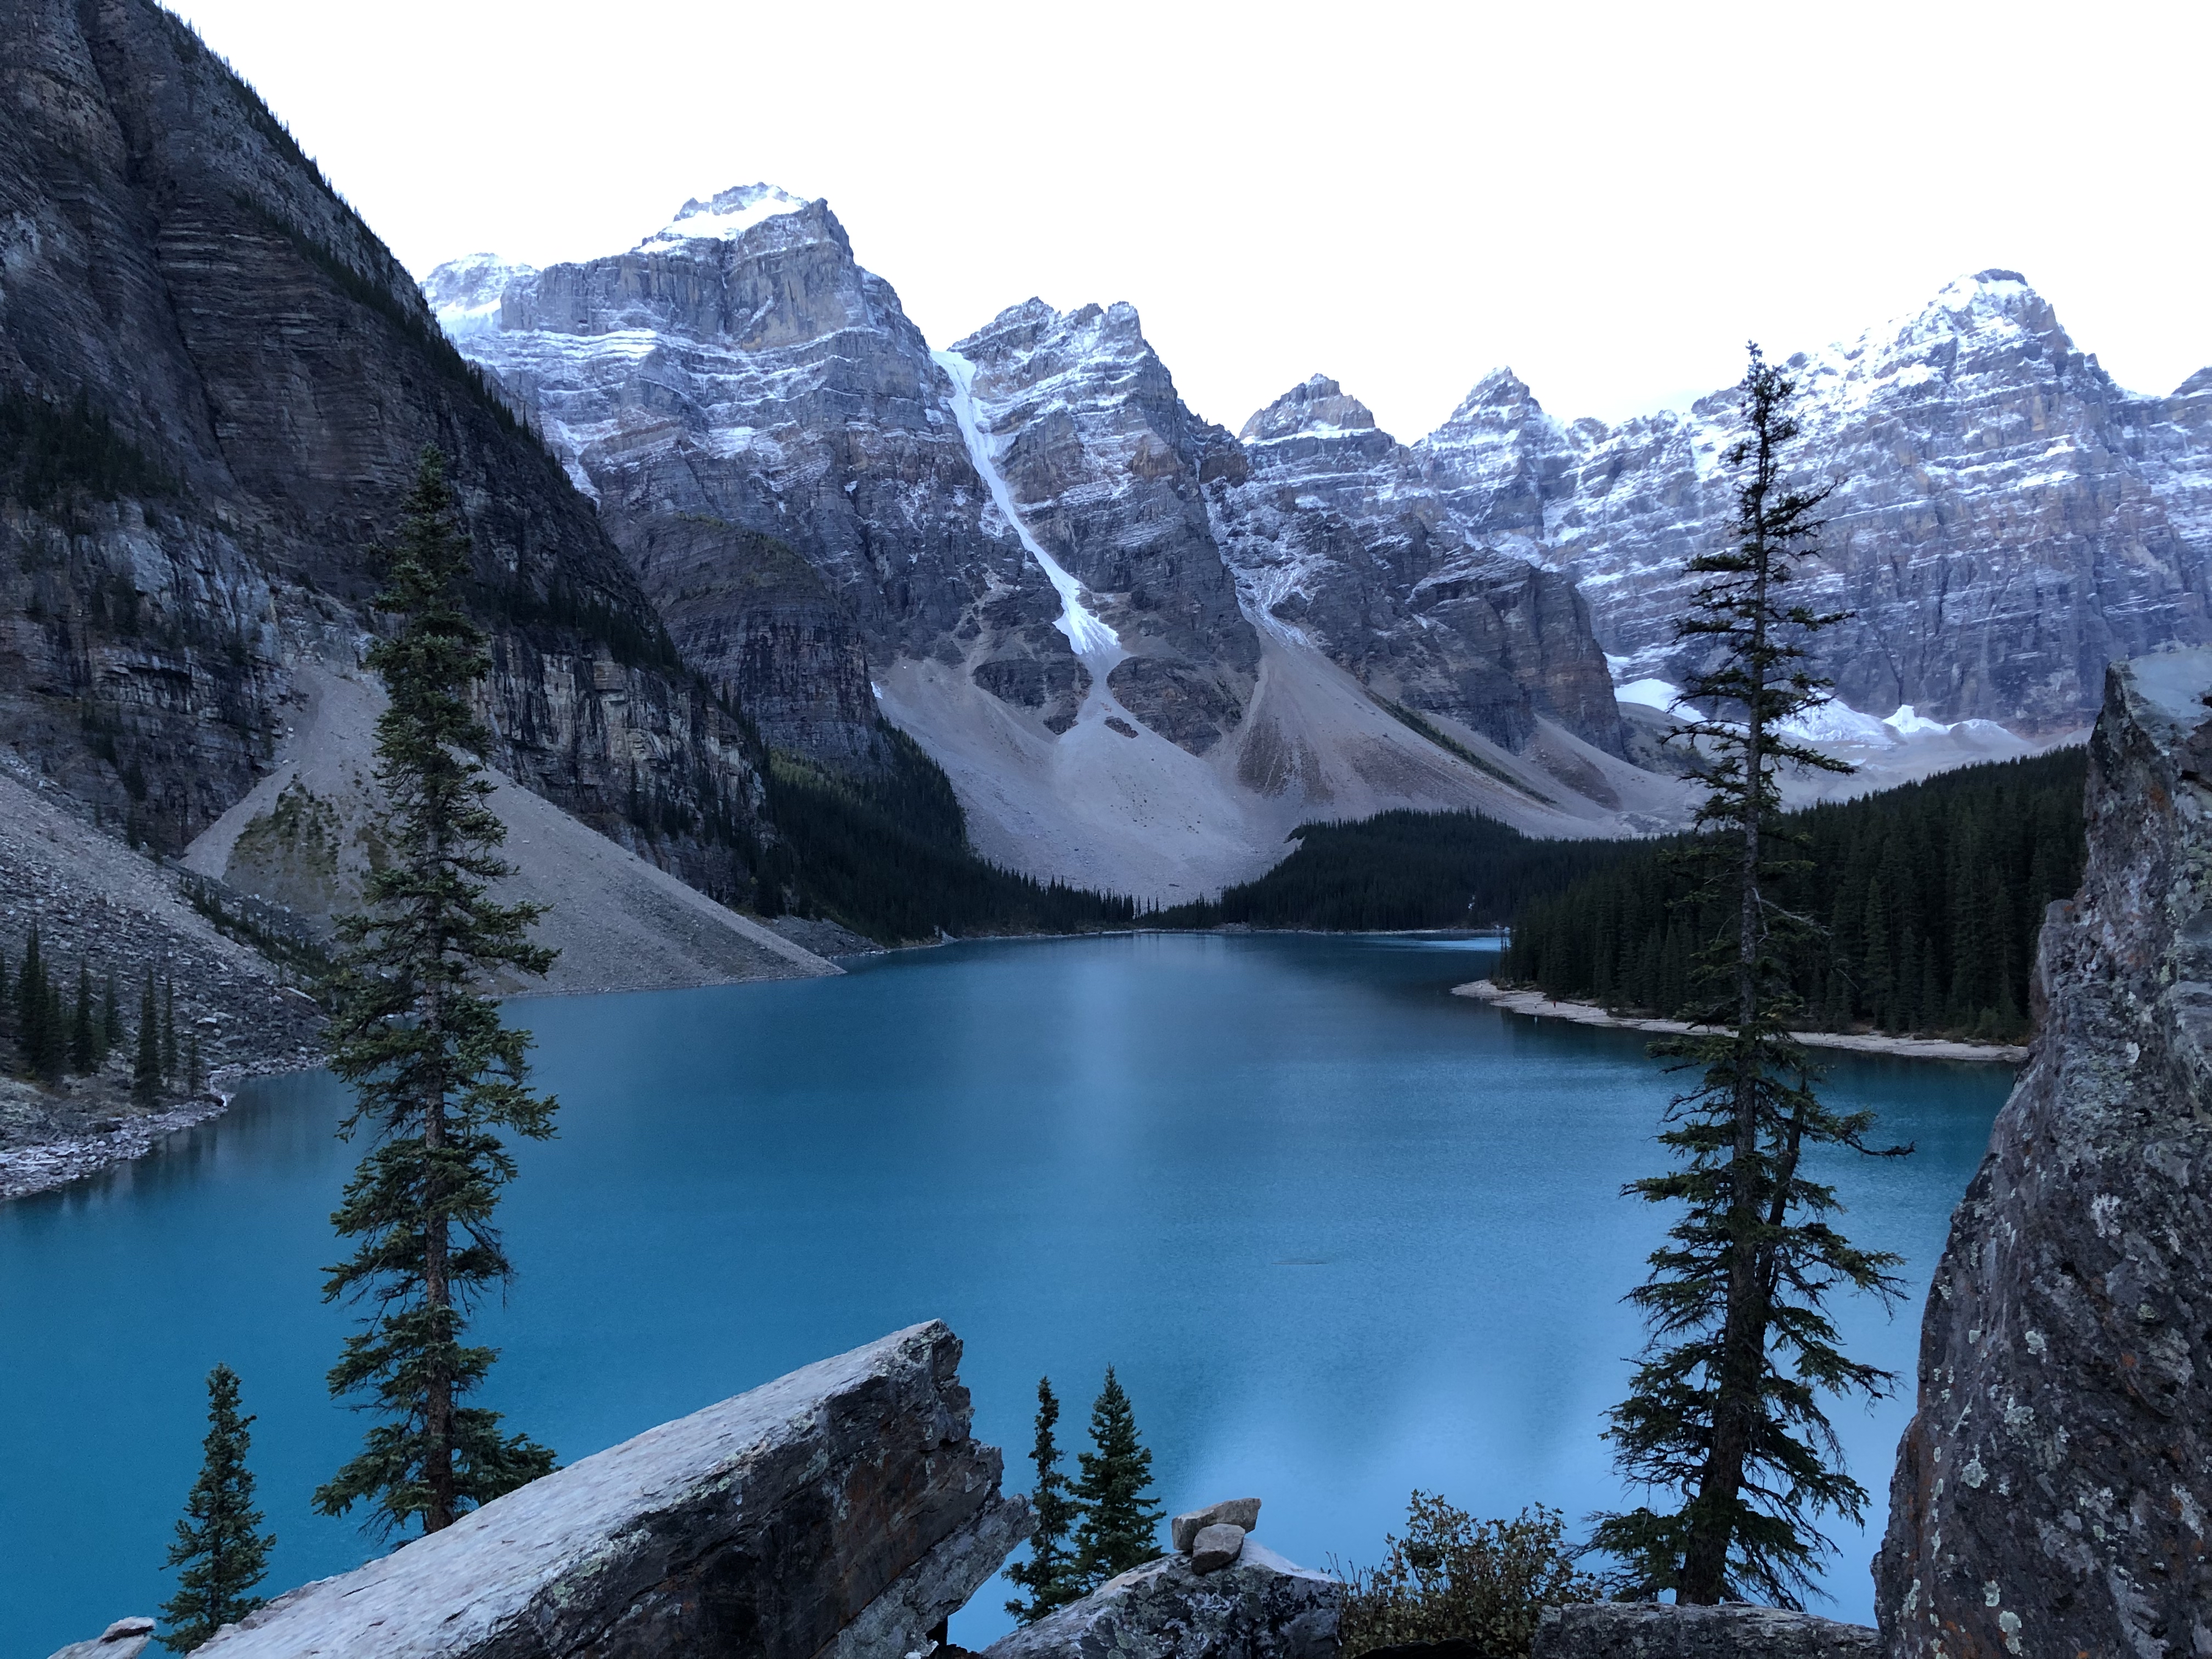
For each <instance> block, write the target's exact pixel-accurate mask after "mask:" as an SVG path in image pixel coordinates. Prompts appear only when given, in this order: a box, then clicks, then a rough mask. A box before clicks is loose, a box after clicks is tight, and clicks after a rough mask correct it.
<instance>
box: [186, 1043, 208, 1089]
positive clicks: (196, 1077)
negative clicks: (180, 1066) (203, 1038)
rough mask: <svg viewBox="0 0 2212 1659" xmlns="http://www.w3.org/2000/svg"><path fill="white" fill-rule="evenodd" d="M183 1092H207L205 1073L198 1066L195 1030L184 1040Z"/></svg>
mask: <svg viewBox="0 0 2212 1659" xmlns="http://www.w3.org/2000/svg"><path fill="white" fill-rule="evenodd" d="M206 1092H207V1071H206V1068H205V1067H204V1066H201V1064H200V1034H199V1033H198V1031H197V1030H194V1031H191V1032H189V1033H187V1034H186V1036H185V1093H186V1094H190V1095H204V1094H205V1093H206Z"/></svg>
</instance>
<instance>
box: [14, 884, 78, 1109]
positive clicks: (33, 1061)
mask: <svg viewBox="0 0 2212 1659" xmlns="http://www.w3.org/2000/svg"><path fill="white" fill-rule="evenodd" d="M15 1048H16V1053H17V1054H18V1056H19V1057H20V1058H21V1061H22V1066H23V1071H24V1073H25V1074H26V1075H27V1076H30V1077H34V1078H38V1079H41V1080H43V1081H45V1082H48V1083H53V1082H58V1081H59V1080H60V1078H61V1074H62V1067H63V1066H64V1063H65V1061H66V1060H68V1057H69V1032H68V1030H67V1028H66V1027H65V1025H64V1023H63V1019H62V1002H61V994H60V993H59V992H58V991H56V990H55V989H54V984H53V978H52V975H50V974H48V973H47V971H46V956H45V952H44V950H43V948H42V946H41V944H40V939H39V924H38V923H37V922H35V921H34V922H33V923H32V924H31V933H30V937H29V939H27V940H26V941H25V942H24V945H23V966H22V969H21V971H20V972H19V973H18V974H17V975H16V976H15Z"/></svg>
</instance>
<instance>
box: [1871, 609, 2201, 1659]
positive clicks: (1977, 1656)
mask: <svg viewBox="0 0 2212 1659" xmlns="http://www.w3.org/2000/svg"><path fill="white" fill-rule="evenodd" d="M2208 692H2212V650H2203V649H2190V650H2180V651H2171V652H2162V653H2154V654H2153V655H2150V656H2147V657H2141V658H2138V659H2136V660H2135V661H2133V662H2130V663H2125V664H2121V665H2116V666H2115V667H2114V668H2113V670H2112V672H2111V673H2110V674H2109V675H2108V676H2107V677H2106V689H2105V703H2104V709H2103V712H2102V714H2100V716H2099V718H2098V721H2097V728H2096V732H2095V734H2094V735H2093V738H2091V740H2090V744H2089V793H2088V808H2089V837H2088V860H2087V869H2086V872H2085V875H2084V878H2083V881H2082V885H2081V892H2080V894H2079V895H2078V896H2076V897H2075V899H2074V900H2073V901H2072V902H2070V903H2066V904H2058V905H2053V906H2052V907H2051V914H2050V915H2049V917H2048V919H2047V920H2046V921H2045V923H2044V927H2043V935H2042V940H2041V944H2040V945H2039V953H2038V958H2037V963H2036V980H2035V994H2036V1000H2037V1001H2038V1003H2039V1005H2040V1007H2041V1016H2042V1017H2041V1022H2040V1024H2041V1030H2040V1034H2039V1036H2038V1037H2037V1038H2036V1042H2035V1045H2034V1048H2033V1051H2032V1053H2031V1054H2030V1057H2029V1060H2028V1064H2027V1068H2026V1070H2025V1071H2024V1072H2023V1073H2021V1079H2020V1081H2019V1083H2018V1085H2016V1086H2015V1089H2014V1090H2013V1093H2012V1097H2011V1099H2010V1100H2008V1102H2007V1103H2005V1108H2004V1109H2003V1111H2002V1112H2001V1113H2000V1114H1999V1115H1998V1116H1997V1120H1996V1126H1995V1127H1994V1128H1993V1130H1992V1131H1991V1133H1990V1151H1989V1155H1988V1157H1987V1158H1985V1159H1984V1161H1983V1164H1982V1167H1981V1169H1980V1170H1979V1171H1978V1173H1977V1174H1976V1175H1975V1176H1974V1180H1973V1182H1972V1185H1971V1186H1969V1187H1968V1188H1967V1189H1966V1197H1965V1198H1964V1199H1963V1200H1961V1201H1960V1205H1959V1208H1958V1210H1957V1212H1956V1213H1955V1214H1954V1216H1953V1218H1952V1221H1951V1237H1950V1240H1949V1243H1948V1244H1947V1246H1946V1247H1945V1249H1944V1252H1943V1257H1942V1261H1941V1262H1940V1263H1939V1264H1938V1266H1937V1267H1936V1274H1935V1279H1934V1282H1933V1285H1932V1286H1931V1288H1930V1291H1929V1298H1928V1311H1927V1317H1926V1320H1925V1322H1924V1323H1923V1326H1922V1329H1921V1340H1920V1366H1919V1407H1918V1410H1917V1413H1916V1414H1915V1416H1914V1417H1913V1419H1912V1421H1911V1425H1909V1426H1908V1427H1907V1429H1906V1431H1905V1437H1904V1439H1903V1440H1902V1441H1901V1442H1900V1443H1899V1447H1898V1456H1897V1470H1896V1474H1895V1478H1894V1479H1893V1481H1892V1483H1891V1487H1890V1518H1889V1528H1888V1533H1887V1537H1886V1538H1885V1540H1884V1541H1883V1545H1882V1549H1881V1555H1880V1557H1879V1558H1878V1559H1876V1562H1875V1609H1876V1612H1877V1613H1878V1615H1879V1616H1880V1618H1881V1626H1882V1632H1883V1635H1884V1637H1885V1638H1887V1642H1888V1653H1889V1655H1890V1656H1891V1659H1933V1656H1936V1655H1937V1654H1942V1655H1943V1656H1946V1659H2004V1656H2012V1655H2030V1656H2033V1655H2039V1654H2054V1655H2063V1656H2066V1659H2072V1656H2074V1655H2075V1654H2092V1655H2096V1656H2100V1659H2103V1656H2108V1655H2109V1656H2113V1659H2154V1656H2160V1655H2166V1656H2175V1659H2179V1656H2183V1655H2190V1656H2195V1655H2203V1654H2212V1549H2209V1548H2208V1544H2209V1543H2212V1540H2209V1539H2208V1534H2212V1522H2207V1520H2206V1518H2205V1517H2206V1516H2207V1515H2208V1514H2212V1110H2208V1107H2212V884H2208V879H2207V876H2208V871H2212V708H2207V707H2206V705H2205V701H2204V699H2205V696H2206V694H2207V693H2208Z"/></svg>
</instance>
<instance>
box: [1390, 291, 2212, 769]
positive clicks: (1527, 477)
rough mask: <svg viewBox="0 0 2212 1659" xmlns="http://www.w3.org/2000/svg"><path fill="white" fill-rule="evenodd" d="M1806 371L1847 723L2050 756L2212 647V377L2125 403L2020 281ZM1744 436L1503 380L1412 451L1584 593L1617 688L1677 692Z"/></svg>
mask: <svg viewBox="0 0 2212 1659" xmlns="http://www.w3.org/2000/svg"><path fill="white" fill-rule="evenodd" d="M1789 362H1790V368H1791V369H1792V370H1793V372H1794V373H1795V374H1796V378H1797V380H1798V381H1799V383H1800V385H1801V386H1802V389H1803V392H1804V393H1805V402H1804V404H1803V407H1802V416H1803V419H1804V422H1805V429H1806V450H1805V454H1806V466H1805V475H1804V476H1805V477H1807V478H1808V480H1809V481H1832V482H1833V483H1835V485H1836V493H1835V495H1833V496H1832V498H1831V500H1830V501H1829V502H1828V504H1827V507H1826V516H1827V519H1828V526H1827V528H1826V532H1825V533H1824V535H1823V537H1822V540H1821V545H1822V550H1823V553H1822V557H1821V560H1820V563H1819V564H1818V566H1817V567H1815V574H1814V578H1813V580H1812V581H1811V582H1810V583H1809V584H1808V586H1809V588H1810V589H1811V592H1810V595H1809V597H1810V598H1811V599H1814V601H1815V602H1816V603H1819V604H1820V605H1825V606H1828V607H1830V608H1834V609H1842V610H1848V611H1852V612H1854V613H1855V614H1854V617H1853V619H1852V620H1851V621H1850V622H1849V623H1845V624H1844V625H1843V626H1842V627H1840V628H1838V629H1836V630H1835V631H1834V632H1833V633H1832V634H1830V635H1826V637H1825V639H1824V640H1823V642H1822V647H1821V653H1822V659H1823V662H1824V665H1825V666H1826V669H1827V670H1828V671H1829V672H1830V673H1832V675H1833V676H1834V678H1835V679H1836V682H1837V689H1838V695H1839V696H1840V698H1841V701H1842V702H1844V704H1846V705H1848V706H1849V708H1850V709H1854V710H1861V711H1865V712H1866V713H1868V714H1870V715H1873V716H1875V717H1881V716H1884V715H1887V714H1889V713H1890V712H1891V711H1893V710H1895V709H1898V708H1900V707H1901V706H1905V705H1909V706H1911V708H1913V709H1915V710H1916V711H1917V713H1918V714H1919V716H1920V717H1921V718H1923V719H1932V720H1936V721H1938V722H1940V723H1944V724H1949V723H1954V722H1956V721H1959V720H1996V721H2002V722H2004V723H2006V724H2007V725H2008V726H2011V727H2013V728H2015V730H2017V731H2019V732H2027V733H2034V734H2045V735H2048V734H2055V733H2057V732H2063V731H2066V730H2069V729H2078V728H2079V727H2081V726H2083V725H2085V724H2086V723H2087V720H2088V718H2089V717H2090V715H2091V714H2093V711H2094V710H2095V708H2096V707H2097V704H2098V700H2099V698H2100V696H2101V691H2102V685H2103V674H2104V667H2105V665H2106V662H2108V661H2111V660H2113V659H2119V658H2124V657H2128V656H2132V655H2135V654H2137V653H2141V652H2142V651H2145V650H2148V649H2149V648H2151V647H2154V646H2158V645H2161V644H2166V643H2169V642H2177V641H2178V642H2184V643H2197V642H2202V641H2204V640H2206V639H2207V637H2208V635H2212V619H2208V615H2207V605H2208V597H2212V596H2209V595H2208V590H2212V576H2208V563H2212V371H2208V372H2207V373H2204V374H2198V375H2197V376H2195V377H2193V378H2192V379H2191V380H2189V381H2188V382H2187V383H2185V385H2184V386H2181V387H2180V388H2179V390H2177V391H2176V392H2174V393H2173V394H2172V396H2170V397H2165V398H2157V397H2143V396H2139V395H2137V394H2136V393H2133V392H2126V391H2124V390H2123V389H2121V388H2120V387H2119V386H2117V385H2116V384H2114V382H2113V380H2112V377H2111V376H2110V375H2108V374H2106V373H2105V371H2104V370H2103V369H2102V368H2100V367H2099V365H2098V363H2097V360H2096V358H2095V357H2094V356H2087V355H2084V354H2083V353H2081V352H2080V351H2078V350H2077V349H2075V346H2074V343H2073V342H2072V340H2071V339H2070V338H2069V337H2068V336H2067V334H2066V331H2064V329H2063V327H2061V326H2060V325H2059V321H2058V318H2057V313H2055V312H2054V311H2053V310H2052V308H2051V306H2050V304H2049V303H2048V302H2047V301H2045V300H2044V299H2043V298H2042V297H2041V296H2040V295H2038V294H2037V293H2036V292H2035V291H2034V289H2032V288H2030V287H2029V286H2028V285H2027V282H2026V281H2025V280H2024V279H2022V278H2021V276H2019V275H2018V274H2017V273H2015V272H2012V271H2004V270H1984V271H1982V272H1980V273H1979V274H1978V275H1976V276H1970V277H1962V278H1960V280H1959V281H1957V282H1954V283H1951V284H1950V285H1949V286H1948V287H1946V288H1945V289H1943V290H1942V292H1941V293H1940V294H1938V295H1936V297H1935V298H1934V299H1933V300H1932V301H1929V304H1928V305H1927V306H1926V307H1923V309H1922V310H1921V311H1919V312H1918V313H1916V314H1914V315H1912V316H1911V317H1908V318H1905V319H1901V320H1899V321H1897V322H1893V323H1890V324H1887V325H1883V326H1881V327H1877V328H1874V329H1869V331H1867V332H1866V333H1864V334H1863V335H1862V336H1860V337H1859V338H1857V340H1855V341H1852V342H1850V343H1847V344H1843V345H1838V346H1834V347H1831V348H1829V349H1826V350H1823V351H1820V352H1817V353H1814V354H1811V355H1809V356H1796V357H1792V358H1791V359H1790V360H1789ZM1734 414H1735V399H1734V398H1733V397H1732V396H1731V395H1729V393H1727V392H1717V393H1715V394H1713V395H1712V396H1711V397H1708V398H1702V399H1700V400H1699V401H1698V402H1697V403H1695V404H1692V406H1691V408H1690V409H1689V410H1687V411H1684V412H1677V411H1674V410H1662V411H1660V412H1658V413H1656V414H1653V415H1650V416H1640V417H1638V418H1637V419H1633V420H1630V421H1627V422H1622V423H1621V424H1620V425H1618V426H1606V425H1604V424H1601V423H1600V422H1594V421H1575V422H1562V421H1559V420H1557V419H1554V418H1553V416H1549V415H1547V414H1546V413H1545V411H1544V410H1543V409H1542V407H1541V405H1540V404H1538V403H1537V401H1536V399H1535V398H1534V396H1533V395H1532V394H1531V392H1529V389H1528V387H1527V386H1524V385H1523V384H1522V382H1521V381H1520V380H1518V379H1516V377H1515V376H1514V375H1513V374H1511V372H1510V370H1503V369H1501V370H1498V371H1497V372H1495V373H1493V374H1490V375H1488V376H1486V378H1485V379H1483V380H1481V381H1480V382H1479V383H1477V385H1476V386H1475V387H1474V390H1473V391H1472V392H1469V393H1468V397H1467V399H1466V401H1465V402H1464V403H1463V404H1462V405H1461V406H1460V408H1459V410H1457V411H1456V412H1455V414H1454V415H1453V416H1452V417H1451V419H1450V420H1449V421H1448V422H1445V423H1444V425H1443V426H1442V427H1440V428H1438V429H1437V431H1436V432H1434V433H1432V434H1431V435H1430V436H1429V437H1427V438H1426V439H1424V440H1423V441H1421V442H1420V443H1419V445H1417V446H1415V448H1416V451H1417V453H1418V455H1419V471H1420V473H1421V476H1422V477H1424V479H1425V481H1426V482H1427V483H1429V484H1430V486H1431V488H1432V489H1435V490H1436V492H1437V495H1438V496H1439V498H1440V499H1441V500H1442V501H1443V502H1444V503H1445V504H1446V506H1447V507H1449V510H1450V511H1451V513H1453V515H1454V516H1455V518H1457V519H1458V520H1460V522H1461V523H1462V524H1463V525H1464V526H1466V527H1467V529H1468V532H1469V533H1470V534H1472V535H1474V536H1477V537H1480V538H1485V539H1487V540H1488V541H1490V542H1491V543H1492V544H1493V545H1496V546H1499V547H1501V548H1511V549H1512V550H1516V551H1517V552H1519V553H1520V554H1521V555H1522V556H1524V557H1526V558H1528V559H1531V560H1533V561H1535V562H1541V563H1543V564H1545V565H1547V566H1549V567H1551V568H1556V569H1558V570H1560V571H1562V572H1564V573H1565V574H1569V575H1571V576H1572V577H1573V578H1574V579H1575V580H1576V581H1577V584H1578V585H1579V586H1580V588H1581V590H1582V592H1583V597H1584V599H1586V600H1587V601H1588V602H1589V606H1590V609H1591V611H1592V614H1593V617H1594V619H1595V625H1596V631H1597V635H1598V638H1599V639H1600V640H1601V641H1603V643H1604V645H1605V647H1606V649H1607V651H1609V652H1611V653H1615V655H1616V656H1617V657H1619V658H1621V659H1626V660H1625V662H1624V663H1623V664H1622V666H1621V678H1622V679H1623V681H1624V683H1628V682H1632V681H1635V680H1638V679H1643V678H1651V679H1656V680H1661V681H1666V682H1672V683H1680V680H1681V679H1682V678H1684V671H1685V669H1686V663H1685V661H1684V659H1683V657H1682V654H1681V653H1680V651H1679V649H1678V648H1677V647H1676V646H1675V644H1674V619H1675V617H1678V616H1679V615H1680V613H1681V611H1682V608H1683V605H1684V602H1685V600H1686V597H1687V593H1688V591H1689V586H1690V584H1689V582H1688V580H1687V579H1686V577H1685V576H1684V574H1683V569H1682V567H1683V563H1684V561H1685V560H1686V559H1687V558H1688V557H1690V556H1693V555H1694V554H1695V553H1696V552H1697V551H1699V550H1701V549H1704V548H1708V547H1712V546H1715V545H1717V544H1719V543H1720V542H1721V541H1722V540H1723V538H1725V537H1726V535H1727V533H1728V520H1729V512H1730V509H1731V506H1732V502H1731V496H1730V491H1729V482H1728V478H1727V477H1726V474H1725V471H1724V470H1723V467H1722V466H1721V462H1720V458H1721V456H1722V453H1723V451H1724V450H1725V449H1726V448H1727V447H1728V445H1729V441H1730V440H1731V439H1732V437H1733V436H1734V430H1733V419H1734ZM1894 735H1896V736H1899V737H1901V738H1910V737H1912V736H1915V735H1917V736H1921V737H1925V736H1927V735H1929V734H1928V733H1926V732H1919V733H1917V734H1916V733H1897V734H1894Z"/></svg>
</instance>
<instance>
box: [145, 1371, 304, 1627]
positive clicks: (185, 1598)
mask: <svg viewBox="0 0 2212 1659" xmlns="http://www.w3.org/2000/svg"><path fill="white" fill-rule="evenodd" d="M207 1390H208V1431H207V1438H206V1440H205V1441H204V1442H203V1443H202V1444H203V1446H204V1450H205V1455H204V1458H203V1460H202V1462H201V1464H200V1475H199V1479H198V1480H195V1481H194V1482H193V1483H192V1490H191V1494H190V1495H189V1496H188V1497H187V1498H185V1517H184V1519H183V1520H181V1521H179V1522H177V1541H176V1542H175V1543H173V1544H172V1545H170V1546H169V1559H168V1565H170V1566H172V1567H181V1568H182V1569H184V1571H181V1572H179V1574H178V1575H177V1593H176V1594H175V1595H173V1596H171V1597H170V1598H169V1600H168V1601H165V1602H164V1603H162V1606H161V1616H162V1617H163V1618H164V1619H166V1620H168V1621H169V1631H168V1633H167V1635H165V1636H163V1637H162V1638H161V1645H162V1646H164V1647H166V1648H167V1649H169V1650H171V1651H172V1652H175V1653H188V1652H190V1651H191V1650H192V1649H194V1648H196V1647H197V1646H199V1645H200V1644H202V1643H203V1642H205V1641H207V1640H209V1639H210V1638H211V1637H213V1636H214V1635H215V1633H216V1632H217V1631H219V1630H221V1629H222V1627H223V1626H225V1625H234V1624H236V1623H237V1622H238V1621H239V1620H241V1619H243V1618H245V1617H246V1614H247V1613H252V1611H253V1610H254V1609H255V1608H256V1607H260V1606H262V1605H263V1598H262V1597H260V1596H258V1595H254V1594H253V1587H254V1586H255V1585H257V1584H258V1583H260V1582H261V1580H262V1578H263V1577H264V1576H265V1575H266V1574H267V1572H268V1571H269V1552H270V1549H271V1548H272V1547H274V1546H275V1544H276V1536H275V1534H264V1533H262V1532H261V1531H260V1530H259V1528H260V1526H261V1520H262V1516H261V1511H260V1510H257V1509H255V1508H254V1507H253V1472H252V1470H251V1469H249V1468H246V1452H247V1450H248V1449H249V1448H250V1447H251V1445H252V1437H251V1436H250V1435H249V1434H248V1433H247V1432H246V1431H247V1428H248V1426H249V1425H251V1424H252V1421H253V1419H252V1418H251V1417H241V1416H240V1414H239V1410H238V1373H237V1372H235V1371H234V1370H231V1368H230V1367H229V1366H228V1365H217V1366H216V1368H215V1369H214V1370H211V1371H210V1372H209V1373H208V1378H207Z"/></svg>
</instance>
